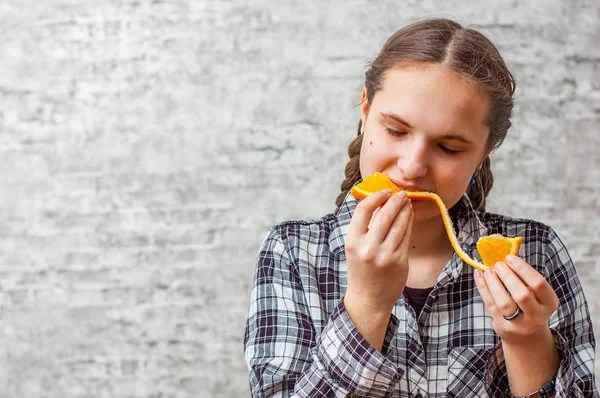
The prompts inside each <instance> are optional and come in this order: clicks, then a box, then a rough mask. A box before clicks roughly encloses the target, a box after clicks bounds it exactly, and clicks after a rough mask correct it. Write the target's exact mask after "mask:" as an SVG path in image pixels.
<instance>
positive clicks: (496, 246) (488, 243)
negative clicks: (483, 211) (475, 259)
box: [477, 234, 521, 267]
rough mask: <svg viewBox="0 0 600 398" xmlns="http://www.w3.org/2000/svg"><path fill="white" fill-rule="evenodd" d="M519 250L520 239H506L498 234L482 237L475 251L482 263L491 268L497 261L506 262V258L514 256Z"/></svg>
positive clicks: (518, 237)
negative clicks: (510, 255)
mask: <svg viewBox="0 0 600 398" xmlns="http://www.w3.org/2000/svg"><path fill="white" fill-rule="evenodd" d="M520 248H521V237H520V236H517V237H516V238H507V237H506V236H502V235H500V234H494V235H490V236H482V237H481V238H479V241H477V251H478V252H479V254H480V255H481V259H482V260H483V263H484V264H485V265H487V266H488V267H493V266H494V264H496V263H497V262H498V261H506V256H508V255H509V254H512V255H513V256H516V255H517V254H518V253H519V249H520Z"/></svg>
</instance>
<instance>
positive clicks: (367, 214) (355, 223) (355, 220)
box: [348, 189, 392, 235]
mask: <svg viewBox="0 0 600 398" xmlns="http://www.w3.org/2000/svg"><path fill="white" fill-rule="evenodd" d="M391 195H392V190H391V189H384V190H382V191H378V192H375V193H372V194H371V195H369V196H367V197H366V198H365V199H363V200H361V201H360V202H359V203H358V204H357V205H356V209H355V210H354V214H353V215H352V220H351V221H350V230H349V231H348V235H354V234H358V235H364V234H366V233H367V231H368V230H369V223H370V222H371V218H372V217H373V212H374V211H375V210H376V209H377V208H379V206H381V205H383V204H384V203H385V202H386V201H387V200H388V199H389V198H390V196H391Z"/></svg>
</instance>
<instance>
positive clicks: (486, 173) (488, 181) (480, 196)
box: [467, 156, 494, 211]
mask: <svg viewBox="0 0 600 398" xmlns="http://www.w3.org/2000/svg"><path fill="white" fill-rule="evenodd" d="M474 177H475V184H473V185H470V186H469V188H468V189H467V195H468V196H469V198H470V199H471V201H472V202H473V205H474V206H475V210H477V211H485V200H486V198H487V196H488V194H489V193H490V191H491V190H492V187H493V186H494V175H493V174H492V161H491V160H490V157H489V156H487V157H486V158H485V159H484V160H483V162H482V163H481V167H480V168H479V169H478V170H477V172H476V173H475V176H474Z"/></svg>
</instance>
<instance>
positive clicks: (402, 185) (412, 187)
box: [390, 177, 433, 192]
mask: <svg viewBox="0 0 600 398" xmlns="http://www.w3.org/2000/svg"><path fill="white" fill-rule="evenodd" d="M390 180H392V182H393V183H394V184H396V185H397V186H398V187H399V188H401V189H403V190H405V191H409V192H433V191H431V190H430V189H427V188H424V187H422V186H419V185H415V184H411V183H407V182H403V181H399V180H395V179H393V178H391V177H390Z"/></svg>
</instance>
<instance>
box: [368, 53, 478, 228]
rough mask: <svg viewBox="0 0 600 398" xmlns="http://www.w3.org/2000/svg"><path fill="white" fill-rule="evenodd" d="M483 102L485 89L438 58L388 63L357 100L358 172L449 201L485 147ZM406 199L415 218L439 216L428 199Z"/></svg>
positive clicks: (449, 204)
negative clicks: (377, 85) (375, 86)
mask: <svg viewBox="0 0 600 398" xmlns="http://www.w3.org/2000/svg"><path fill="white" fill-rule="evenodd" d="M365 96H366V92H365V90H363V98H364V97H365ZM487 110H488V98H487V95H486V94H485V93H483V92H482V91H480V90H478V88H477V87H476V86H475V85H474V84H473V83H471V82H469V81H467V80H465V79H463V78H461V77H460V76H458V75H457V74H455V73H454V72H452V71H449V70H448V69H446V68H444V67H443V66H440V65H435V64H423V65H416V66H407V67H402V68H397V69H391V70H388V71H387V72H386V74H385V77H384V79H383V81H382V84H381V89H380V90H379V91H377V93H375V96H374V97H373V101H372V103H371V104H370V105H369V104H368V103H367V101H366V100H365V101H364V102H363V103H362V105H361V114H362V123H363V127H364V137H363V141H362V147H361V151H360V173H361V176H362V177H363V178H366V177H367V176H369V175H370V174H373V173H375V172H377V171H379V172H383V173H386V174H388V175H389V176H390V178H391V179H392V181H394V182H395V183H396V184H397V185H399V186H402V187H405V188H406V189H407V190H417V191H429V192H435V193H436V194H438V195H439V196H440V198H441V199H442V201H443V202H444V204H445V205H446V207H447V208H450V207H452V206H454V205H455V204H456V203H457V202H458V201H459V199H460V198H461V196H462V195H463V193H464V192H465V190H466V189H467V186H468V184H469V182H470V180H471V177H472V176H473V174H474V172H475V169H476V168H477V166H479V164H480V163H481V162H482V160H483V159H484V157H485V155H487V153H486V144H487V139H488V135H489V128H488V127H487V126H486V125H485V123H484V120H485V117H486V114H487ZM413 206H414V210H415V222H416V223H418V222H422V221H425V220H428V219H431V218H433V217H436V216H439V210H438V209H437V207H436V205H435V204H434V203H433V202H430V201H425V202H422V201H419V202H417V201H414V202H413Z"/></svg>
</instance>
